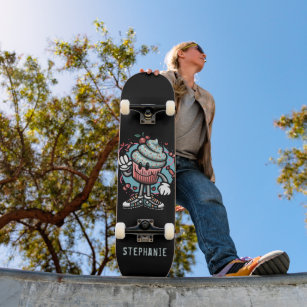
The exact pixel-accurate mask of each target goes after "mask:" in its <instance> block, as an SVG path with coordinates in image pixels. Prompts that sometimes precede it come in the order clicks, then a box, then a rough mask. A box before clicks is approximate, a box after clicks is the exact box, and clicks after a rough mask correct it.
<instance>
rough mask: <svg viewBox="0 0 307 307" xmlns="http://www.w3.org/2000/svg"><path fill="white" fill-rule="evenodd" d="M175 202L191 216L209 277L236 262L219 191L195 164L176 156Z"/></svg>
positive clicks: (235, 254) (235, 253) (234, 249)
mask: <svg viewBox="0 0 307 307" xmlns="http://www.w3.org/2000/svg"><path fill="white" fill-rule="evenodd" d="M176 202H177V204H178V205H180V206H183V207H185V208H186V209H187V210H188V211H189V213H190V215H191V218H192V221H193V223H194V226H195V230H196V234H197V239H198V244H199V247H200V249H201V250H202V252H203V253H204V254H205V257H206V261H207V265H208V269H209V272H210V274H211V275H212V274H214V273H217V272H218V271H219V270H220V269H221V268H222V267H224V266H225V265H226V264H227V263H229V262H230V261H232V260H233V259H236V258H238V256H237V251H236V247H235V245H234V242H233V241H232V239H231V237H230V234H229V225H228V218H227V213H226V209H225V207H224V205H223V200H222V195H221V193H220V191H219V190H218V189H217V187H216V186H215V184H214V183H213V182H212V181H210V180H209V179H208V178H207V177H206V176H205V175H204V173H203V172H201V171H200V169H199V166H198V163H197V161H194V160H190V159H187V158H183V157H180V156H176Z"/></svg>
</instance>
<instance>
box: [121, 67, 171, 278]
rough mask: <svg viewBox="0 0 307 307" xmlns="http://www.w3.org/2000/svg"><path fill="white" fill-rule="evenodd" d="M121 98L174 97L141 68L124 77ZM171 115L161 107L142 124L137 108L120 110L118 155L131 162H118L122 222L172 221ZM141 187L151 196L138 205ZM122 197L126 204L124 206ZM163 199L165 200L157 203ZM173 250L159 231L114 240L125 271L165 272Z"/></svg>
mask: <svg viewBox="0 0 307 307" xmlns="http://www.w3.org/2000/svg"><path fill="white" fill-rule="evenodd" d="M121 99H122V100H123V99H128V100H129V101H130V104H161V105H165V103H166V101H167V100H174V93H173V88H172V86H171V83H170V82H169V81H168V80H167V79H166V78H165V77H163V76H162V75H158V76H155V75H154V74H150V75H148V74H146V73H139V74H136V75H134V76H132V77H131V78H130V79H129V80H128V81H127V82H126V84H125V86H124V88H123V91H122V96H121ZM174 118H175V117H174V116H167V115H166V114H165V111H163V112H159V113H158V114H157V115H156V124H155V125H148V124H146V125H144V124H142V125H141V124H140V114H139V113H138V112H136V111H133V110H131V111H130V114H129V115H121V121H120V142H119V153H118V157H119V158H120V157H123V156H125V155H126V156H127V157H128V160H129V161H130V162H131V167H130V170H128V171H127V172H123V171H121V170H120V168H118V203H117V222H124V223H125V224H126V227H129V226H135V225H136V224H137V219H147V218H150V219H153V220H154V224H155V226H157V227H161V228H162V227H164V225H165V223H174V222H175V142H174V139H175V137H174V133H175V132H174ZM146 161H148V162H147V163H148V165H147V169H146V165H144V164H146V163H145V162H146ZM140 163H141V165H140ZM162 164H163V166H162ZM133 168H134V170H133ZM163 182H164V183H163ZM161 184H162V185H164V186H169V189H170V194H169V195H161V194H160V192H159V187H160V186H161ZM142 185H143V186H142ZM141 187H143V189H142V190H143V193H144V195H146V192H147V194H148V195H149V193H148V191H150V197H152V198H153V199H151V201H148V200H147V201H146V199H145V198H144V196H143V199H141V200H140V201H139V202H138V203H137V205H135V204H133V205H132V203H133V200H134V199H135V198H136V197H137V196H138V195H139V194H140V193H141V191H140V190H141ZM166 189H167V188H166ZM152 202H154V204H153V203H152ZM124 203H126V205H127V204H128V207H125V208H124V206H123V205H124ZM129 204H130V207H129ZM161 204H163V205H164V206H162V208H161V207H160V208H159V205H160V206H161ZM134 206H135V208H134ZM173 253H174V240H171V241H168V240H166V239H165V238H164V236H160V235H159V236H154V242H152V243H137V241H136V235H126V238H125V239H123V240H116V256H117V261H118V265H119V268H120V271H121V273H122V275H124V276H166V275H167V274H168V272H169V269H170V267H171V264H172V261H173Z"/></svg>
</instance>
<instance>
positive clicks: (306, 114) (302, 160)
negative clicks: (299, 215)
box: [270, 105, 307, 222]
mask: <svg viewBox="0 0 307 307" xmlns="http://www.w3.org/2000/svg"><path fill="white" fill-rule="evenodd" d="M274 125H275V126H276V127H279V128H281V129H283V130H286V133H287V135H288V137H289V138H290V139H296V140H299V141H302V148H295V147H293V148H291V149H285V150H282V149H280V150H279V158H278V159H277V160H276V159H274V158H270V159H271V161H272V162H273V163H275V164H277V165H278V166H279V167H280V169H281V172H280V175H279V177H278V178H277V182H278V183H279V184H281V185H282V188H283V190H284V195H283V197H285V198H286V199H288V200H290V199H292V198H293V196H294V193H295V192H297V193H302V194H304V195H306V194H307V144H306V140H307V134H306V130H307V106H305V105H303V106H302V108H301V110H300V111H298V112H295V111H293V112H292V114H291V115H282V116H281V117H280V118H279V120H275V121H274ZM280 196H281V197H282V195H280ZM306 222H307V220H306Z"/></svg>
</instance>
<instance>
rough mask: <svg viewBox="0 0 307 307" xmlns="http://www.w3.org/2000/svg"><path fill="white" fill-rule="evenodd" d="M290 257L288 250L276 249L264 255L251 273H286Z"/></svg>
mask: <svg viewBox="0 0 307 307" xmlns="http://www.w3.org/2000/svg"><path fill="white" fill-rule="evenodd" d="M289 265H290V259H289V256H288V255H287V253H286V252H283V251H274V252H271V253H268V254H266V255H264V256H262V257H261V258H260V259H259V264H258V265H257V266H256V268H255V269H254V270H253V272H252V273H251V275H274V274H286V273H287V271H288V269H289Z"/></svg>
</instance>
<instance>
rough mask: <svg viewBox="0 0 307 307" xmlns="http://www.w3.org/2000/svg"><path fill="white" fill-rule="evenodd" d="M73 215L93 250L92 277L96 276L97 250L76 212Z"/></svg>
mask: <svg viewBox="0 0 307 307" xmlns="http://www.w3.org/2000/svg"><path fill="white" fill-rule="evenodd" d="M73 215H74V217H75V218H76V220H77V222H78V224H79V226H80V228H81V230H82V233H83V235H84V237H85V239H86V241H87V243H88V245H89V247H90V249H91V250H92V255H93V262H92V272H91V275H95V274H96V253H95V249H94V247H93V244H92V242H91V241H90V238H89V237H88V235H87V233H86V231H85V228H84V227H83V224H82V223H81V221H80V219H79V217H78V215H77V214H76V213H75V212H73Z"/></svg>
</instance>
